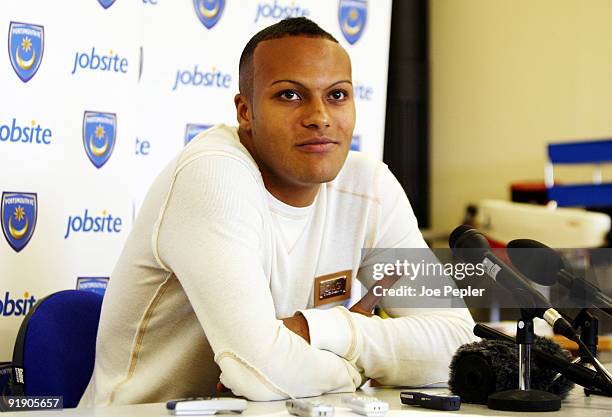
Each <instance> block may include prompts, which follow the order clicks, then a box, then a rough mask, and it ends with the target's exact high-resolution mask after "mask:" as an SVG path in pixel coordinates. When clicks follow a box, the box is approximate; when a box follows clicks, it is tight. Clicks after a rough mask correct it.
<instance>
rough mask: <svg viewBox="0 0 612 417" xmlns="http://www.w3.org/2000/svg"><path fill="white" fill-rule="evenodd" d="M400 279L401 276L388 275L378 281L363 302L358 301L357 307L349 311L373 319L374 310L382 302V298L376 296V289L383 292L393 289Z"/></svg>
mask: <svg viewBox="0 0 612 417" xmlns="http://www.w3.org/2000/svg"><path fill="white" fill-rule="evenodd" d="M398 279H400V277H399V276H394V275H386V276H385V277H384V278H383V279H381V280H380V281H376V282H375V283H374V285H372V287H371V288H370V289H369V290H368V292H367V293H366V295H364V296H363V297H362V298H361V300H359V301H357V302H356V303H355V305H353V306H352V307H351V308H350V309H349V311H352V312H353V313H359V314H363V315H364V316H367V317H372V310H374V307H376V304H378V303H379V302H380V298H381V297H380V296H377V295H374V289H376V288H380V289H381V290H383V289H388V288H391V287H392V286H393V284H395V283H396V282H397V280H398ZM379 293H380V290H379Z"/></svg>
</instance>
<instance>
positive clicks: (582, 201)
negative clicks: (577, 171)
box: [545, 139, 612, 208]
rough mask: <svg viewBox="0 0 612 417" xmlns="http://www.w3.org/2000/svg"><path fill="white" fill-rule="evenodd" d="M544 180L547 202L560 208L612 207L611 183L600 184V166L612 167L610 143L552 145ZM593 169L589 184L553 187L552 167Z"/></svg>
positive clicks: (587, 142) (549, 147) (611, 147)
mask: <svg viewBox="0 0 612 417" xmlns="http://www.w3.org/2000/svg"><path fill="white" fill-rule="evenodd" d="M548 159H549V163H548V164H547V166H546V170H545V178H546V186H547V189H548V198H549V200H554V201H556V202H557V204H558V205H559V207H588V208H601V207H612V183H611V182H603V180H602V171H601V165H602V164H611V163H612V139H606V140H593V141H581V142H565V143H551V144H549V145H548ZM581 164H588V165H593V166H594V167H595V168H596V169H595V172H594V175H593V183H592V184H567V185H561V184H555V180H554V173H553V170H554V165H581Z"/></svg>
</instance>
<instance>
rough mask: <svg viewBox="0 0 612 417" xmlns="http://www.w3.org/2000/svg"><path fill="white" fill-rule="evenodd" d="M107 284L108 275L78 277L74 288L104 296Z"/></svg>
mask: <svg viewBox="0 0 612 417" xmlns="http://www.w3.org/2000/svg"><path fill="white" fill-rule="evenodd" d="M107 286H108V277H78V278H77V285H76V289H77V290H81V291H91V292H95V293H96V294H100V295H102V296H104V293H105V292H106V287H107Z"/></svg>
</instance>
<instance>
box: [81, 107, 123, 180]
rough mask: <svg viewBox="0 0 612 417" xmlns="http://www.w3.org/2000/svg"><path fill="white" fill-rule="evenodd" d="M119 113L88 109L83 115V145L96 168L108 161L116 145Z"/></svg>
mask: <svg viewBox="0 0 612 417" xmlns="http://www.w3.org/2000/svg"><path fill="white" fill-rule="evenodd" d="M116 135H117V115H115V113H101V112H94V111H86V112H85V115H84V116H83V146H84V147H85V153H87V156H88V157H89V160H90V161H91V163H92V164H94V166H95V167H96V168H102V166H103V165H104V164H105V163H106V162H107V161H108V159H109V158H110V156H111V154H112V153H113V148H114V147H115V141H116Z"/></svg>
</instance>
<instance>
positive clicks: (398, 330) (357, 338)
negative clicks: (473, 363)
mask: <svg viewBox="0 0 612 417" xmlns="http://www.w3.org/2000/svg"><path fill="white" fill-rule="evenodd" d="M378 174H379V175H378V177H379V178H378V183H377V184H376V186H375V187H376V188H377V189H378V190H383V191H384V194H383V193H381V194H380V199H379V201H381V203H380V206H379V208H378V209H379V210H380V211H379V215H378V216H376V217H377V219H378V220H377V222H376V224H375V227H373V228H372V230H374V232H373V233H374V236H370V237H369V239H367V240H368V241H370V242H373V245H372V247H373V248H377V250H376V251H368V254H366V255H365V256H364V257H363V259H362V261H361V265H360V270H359V273H358V274H357V277H358V279H359V280H360V281H361V282H362V283H363V284H364V286H366V288H369V287H370V286H371V285H373V284H374V280H373V279H372V277H371V276H369V277H368V274H366V273H363V272H364V271H368V270H370V267H371V265H372V264H373V263H374V262H376V259H377V258H378V257H379V256H380V255H383V258H384V256H385V254H384V252H385V248H422V249H423V248H427V245H426V243H425V241H424V240H423V237H422V235H421V232H420V231H419V229H418V225H417V220H416V217H415V216H414V213H413V210H412V208H411V206H410V203H409V201H408V198H407V197H406V194H405V193H404V191H403V189H402V187H401V185H400V184H399V182H398V181H397V180H396V179H395V177H394V176H393V175H392V174H391V172H390V171H389V170H388V169H387V168H386V167H381V171H379V173H378ZM378 249H380V250H378ZM382 305H383V307H385V310H386V311H387V313H389V314H390V316H392V318H389V319H384V320H383V319H381V318H380V317H376V316H374V317H366V316H363V315H361V314H357V313H352V312H350V311H348V310H347V309H346V308H344V307H335V308H332V309H328V310H315V309H309V310H303V311H301V313H302V314H303V315H304V316H305V317H306V319H307V321H308V326H309V330H310V338H311V344H312V345H313V346H316V347H318V348H320V349H324V350H329V351H331V352H334V353H336V354H337V355H339V356H342V357H344V358H346V359H347V360H350V361H353V362H355V363H356V365H357V367H358V368H359V369H360V371H362V372H363V373H364V374H365V375H366V376H367V377H368V378H373V379H376V380H377V381H378V382H380V383H383V384H386V385H404V386H424V385H431V384H439V383H445V382H446V381H447V380H448V372H449V371H448V366H449V364H450V361H451V358H452V356H453V354H454V353H455V351H456V350H457V348H458V347H459V346H461V345H462V344H464V343H469V342H472V341H474V340H476V338H475V336H474V335H473V334H472V329H473V327H474V321H473V319H472V317H471V315H470V313H469V311H468V309H467V308H465V307H463V308H391V307H389V306H388V305H386V303H385V300H384V299H383V302H382ZM332 324H333V325H332Z"/></svg>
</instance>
